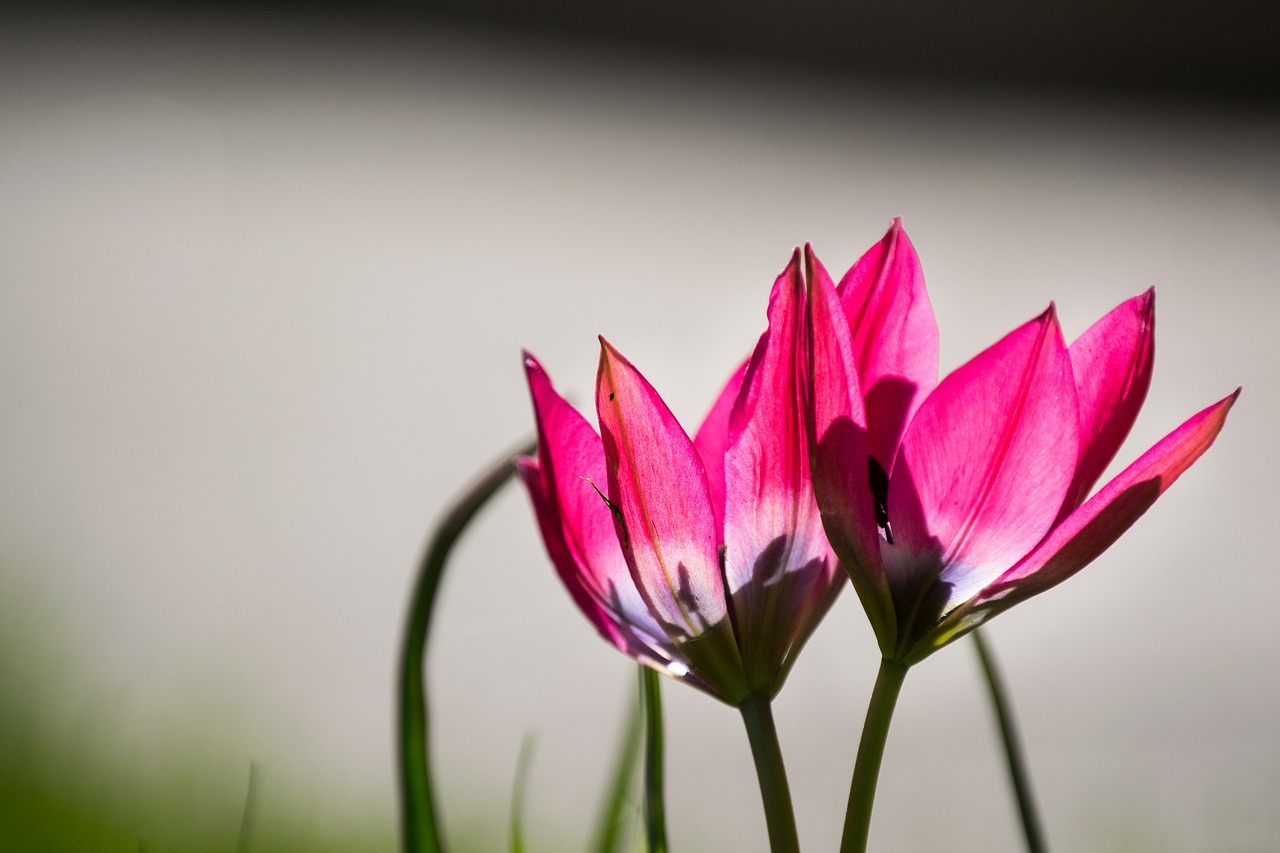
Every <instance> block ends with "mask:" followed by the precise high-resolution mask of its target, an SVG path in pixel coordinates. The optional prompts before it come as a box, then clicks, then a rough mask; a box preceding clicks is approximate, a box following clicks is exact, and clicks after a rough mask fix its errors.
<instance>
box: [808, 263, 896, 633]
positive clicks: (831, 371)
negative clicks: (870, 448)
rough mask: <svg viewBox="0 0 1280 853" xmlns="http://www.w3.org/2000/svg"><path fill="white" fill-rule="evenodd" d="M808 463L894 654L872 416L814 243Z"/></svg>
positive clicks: (840, 549) (831, 535)
mask: <svg viewBox="0 0 1280 853" xmlns="http://www.w3.org/2000/svg"><path fill="white" fill-rule="evenodd" d="M805 261H806V266H807V278H808V280H809V323H808V326H809V388H810V392H809V397H810V399H809V404H808V406H809V410H810V415H811V418H812V425H811V428H810V430H809V435H810V465H811V466H812V475H813V489H814V493H815V495H816V496H817V501H818V507H819V509H820V510H821V516H822V524H823V528H824V529H825V530H826V533H827V537H828V539H829V541H830V543H831V547H832V548H833V549H834V550H835V552H836V554H837V555H839V557H840V562H841V563H842V564H843V565H844V568H845V571H847V572H848V573H849V576H850V578H851V579H852V580H853V586H854V589H855V590H856V591H857V593H858V598H859V599H861V600H862V606H863V608H864V609H865V610H866V612H867V617H868V619H870V621H871V626H872V628H873V629H874V630H875V632H876V637H877V639H878V640H879V641H880V645H881V649H882V651H886V653H887V652H888V650H889V649H891V648H892V644H893V642H894V640H895V637H896V633H897V628H896V622H895V616H894V612H893V601H892V599H891V597H890V595H889V588H888V585H887V582H886V578H885V574H884V567H883V565H882V563H881V560H880V541H881V540H880V532H879V528H878V527H877V526H876V516H875V506H874V504H873V502H872V496H871V487H870V484H869V479H868V472H869V468H870V462H869V457H868V455H867V414H866V411H865V409H864V408H863V402H862V390H861V388H860V386H859V385H858V369H857V364H856V362H855V361H854V358H853V338H852V335H851V334H850V332H849V324H848V322H846V320H845V318H844V311H843V308H842V307H841V305H840V301H839V297H837V295H836V291H835V287H834V286H833V285H832V283H831V279H830V277H829V276H827V274H826V271H825V270H823V268H822V265H821V264H820V263H819V262H818V259H817V258H816V257H815V256H814V255H813V252H812V250H811V249H809V248H808V247H806V248H805Z"/></svg>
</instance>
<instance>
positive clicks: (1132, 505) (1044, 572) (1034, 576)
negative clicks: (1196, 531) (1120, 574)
mask: <svg viewBox="0 0 1280 853" xmlns="http://www.w3.org/2000/svg"><path fill="white" fill-rule="evenodd" d="M1239 396H1240V389H1239V388H1237V389H1236V390H1235V393H1233V394H1231V395H1230V396H1228V397H1225V398H1223V399H1222V400H1219V401H1218V402H1217V403H1214V404H1213V405H1212V406H1209V407H1208V408H1207V409H1204V410H1203V411H1201V412H1199V413H1197V414H1196V415H1194V416H1192V417H1191V418H1190V419H1188V420H1187V421H1186V422H1185V423H1183V424H1182V426H1180V427H1178V428H1177V429H1175V430H1174V431H1173V432H1171V433H1169V434H1168V435H1167V436H1165V437H1164V438H1162V439H1161V440H1160V441H1159V442H1157V443H1156V445H1155V446H1154V447H1152V448H1151V449H1150V450H1148V451H1147V452H1146V453H1144V454H1142V456H1141V457H1139V458H1138V460H1137V461H1136V462H1134V463H1133V464H1132V465H1130V466H1129V467H1128V468H1126V469H1125V470H1124V471H1122V472H1121V473H1120V474H1119V475H1117V476H1116V477H1115V479H1113V480H1112V481H1111V482H1109V483H1107V485H1105V486H1103V487H1102V489H1100V490H1099V491H1098V493H1097V494H1096V495H1094V496H1093V497H1092V498H1090V499H1089V500H1088V501H1086V502H1085V504H1084V505H1083V506H1081V507H1080V508H1079V509H1077V510H1076V511H1075V512H1073V513H1072V514H1071V515H1069V516H1068V517H1067V518H1066V520H1065V521H1063V522H1062V524H1060V525H1058V526H1057V527H1055V528H1054V529H1053V532H1051V533H1050V534H1049V535H1048V536H1047V537H1046V538H1045V540H1044V542H1042V543H1041V544H1040V545H1039V547H1037V548H1036V549H1035V550H1034V551H1032V552H1031V553H1030V554H1028V555H1027V557H1026V558H1025V559H1023V560H1022V561H1021V562H1020V563H1018V565H1016V566H1014V567H1013V568H1012V569H1010V570H1009V571H1007V572H1005V573H1004V574H1003V575H1002V576H1001V577H1000V578H999V579H998V580H997V581H996V582H995V583H993V584H991V585H990V586H988V587H987V588H986V589H984V590H983V591H982V592H981V594H980V595H978V596H977V597H976V599H975V602H974V603H975V605H976V606H977V607H980V608H987V607H992V608H995V609H998V610H1003V609H1005V608H1007V607H1011V606H1013V604H1015V603H1017V602H1019V601H1022V600H1024V599H1027V598H1030V597H1031V596H1033V595H1035V594H1036V593H1039V592H1042V591H1044V590H1046V589H1049V588H1050V587H1052V586H1056V585H1057V584H1059V583H1061V582H1062V581H1064V580H1066V579H1067V578H1069V577H1071V576H1072V575H1073V574H1075V573H1076V572H1078V571H1080V569H1082V568H1084V567H1085V566H1087V565H1088V564H1089V563H1091V562H1092V561H1093V560H1094V559H1095V558H1096V557H1097V556H1098V555H1099V554H1101V553H1102V552H1103V551H1105V550H1106V549H1107V548H1109V547H1111V544H1112V543H1113V542H1115V541H1116V540H1117V539H1119V538H1120V536H1121V534H1123V533H1124V532H1125V531H1126V530H1128V529H1129V528H1130V527H1131V526H1132V525H1133V523H1134V522H1135V521H1137V520H1138V519H1139V518H1140V517H1141V516H1142V514H1143V513H1144V512H1146V511H1147V510H1148V509H1149V508H1150V507H1151V505H1152V504H1153V503H1155V500H1156V498H1158V497H1159V496H1160V495H1162V494H1164V492H1165V490H1166V489H1168V488H1169V486H1171V485H1173V482H1174V481H1175V480H1177V479H1178V477H1180V476H1181V475H1182V473H1183V472H1184V471H1186V470H1187V469H1188V468H1190V467H1191V465H1192V463H1194V462H1195V461H1196V460H1197V459H1199V458H1200V456H1201V454H1203V453H1204V452H1205V451H1206V450H1208V449H1209V447H1210V446H1211V445H1212V444H1213V441H1214V439H1215V438H1217V437H1218V433H1219V432H1221V431H1222V427H1223V425H1224V424H1225V423H1226V420H1227V413H1228V412H1229V411H1231V407H1232V406H1233V405H1235V402H1236V398H1237V397H1239Z"/></svg>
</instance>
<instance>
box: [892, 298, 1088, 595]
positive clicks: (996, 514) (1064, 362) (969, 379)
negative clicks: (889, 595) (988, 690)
mask: <svg viewBox="0 0 1280 853" xmlns="http://www.w3.org/2000/svg"><path fill="white" fill-rule="evenodd" d="M1078 448H1079V427H1078V409H1077V403H1076V394H1075V380H1074V378H1073V376H1072V372H1071V362H1070V360H1069V357H1068V355H1067V350H1066V346H1065V345H1064V344H1063V341H1062V332H1061V330H1060V329H1059V328H1058V321H1057V317H1056V316H1055V314H1054V310H1053V307H1052V306H1050V307H1049V310H1047V311H1045V312H1044V314H1042V315H1041V316H1040V317H1038V318H1036V319H1035V320H1032V321H1030V322H1028V323H1026V324H1024V325H1022V326H1021V327H1019V328H1017V329H1015V330H1014V331H1012V332H1010V333H1009V334H1008V335H1006V336H1005V337H1004V338H1003V339H1002V340H1001V341H999V342H998V343H996V344H995V345H994V346H992V347H990V348H988V349H987V350H985V351H984V352H982V353H980V354H979V355H977V356H975V357H974V358H973V359H972V360H970V361H969V362H968V363H967V364H965V365H964V366H962V367H960V368H959V369H958V370H956V371H955V372H954V373H952V374H951V375H950V376H948V377H947V378H946V379H944V380H943V381H942V382H941V383H940V384H939V385H938V387H937V388H936V389H935V390H934V392H933V393H932V394H931V395H929V398H928V399H927V400H926V401H925V402H924V405H922V406H921V407H920V409H919V411H917V412H916V416H915V418H914V420H912V422H911V426H910V427H909V428H908V430H907V434H906V437H905V438H904V440H903V443H902V448H901V449H900V450H899V456H898V461H897V462H896V463H895V465H894V469H893V473H892V475H891V478H890V482H889V506H888V510H889V523H890V525H891V529H892V532H893V536H894V539H895V544H896V545H897V546H898V547H897V548H895V549H894V550H895V552H899V553H902V554H905V555H909V557H910V559H907V560H903V561H893V562H891V563H890V564H889V565H890V572H891V575H892V577H891V582H892V583H893V584H894V586H895V588H897V589H899V590H916V589H919V586H918V584H922V583H924V584H927V583H930V582H932V581H933V580H934V578H933V577H928V571H927V568H928V566H929V565H930V564H931V563H932V566H934V567H936V569H937V574H936V576H935V577H936V579H937V580H938V581H939V582H941V583H942V584H944V585H945V588H946V601H945V602H941V601H939V602H935V604H937V605H939V606H941V607H942V608H943V609H942V611H941V612H944V613H945V612H946V611H947V610H948V609H950V608H951V607H952V606H954V605H955V604H956V603H958V602H960V601H963V600H965V599H967V598H969V597H970V596H971V595H973V594H974V593H975V592H977V591H978V590H980V589H981V588H982V587H984V586H986V585H987V584H988V583H990V582H991V581H992V580H994V579H995V578H996V577H998V576H999V574H1000V573H1001V572H1003V571H1004V570H1005V569H1006V568H1008V567H1009V566H1010V565H1012V564H1013V563H1015V562H1017V561H1018V560H1019V559H1021V558H1022V557H1023V556H1024V555H1025V554H1026V553H1027V552H1028V551H1030V550H1031V548H1032V547H1034V546H1035V545H1036V543H1037V542H1039V541H1040V539H1041V538H1043V537H1044V535H1045V534H1046V533H1047V532H1048V531H1049V528H1050V526H1051V525H1052V524H1053V521H1054V519H1055V518H1056V517H1057V514H1058V510H1059V508H1060V507H1061V506H1062V500H1063V496H1064V495H1065V494H1066V490H1067V487H1068V485H1069V484H1070V482H1071V478H1072V475H1073V473H1074V471H1075V463H1076V459H1077V457H1078V452H1079V451H1078ZM926 555H930V559H926V560H922V559H921V557H922V556H926ZM908 574H914V575H916V576H907V575H908ZM922 574H923V575H924V576H920V575H922Z"/></svg>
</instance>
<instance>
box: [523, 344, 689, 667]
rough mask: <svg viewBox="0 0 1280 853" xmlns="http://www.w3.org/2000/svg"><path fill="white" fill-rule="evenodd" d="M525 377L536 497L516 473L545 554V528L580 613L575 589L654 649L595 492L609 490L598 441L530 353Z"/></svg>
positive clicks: (656, 634) (654, 633)
mask: <svg viewBox="0 0 1280 853" xmlns="http://www.w3.org/2000/svg"><path fill="white" fill-rule="evenodd" d="M525 374H526V376H527V378H528V382H529V393H530V395H531V396H532V398H533V408H534V417H535V420H536V421H537V426H538V469H539V472H540V482H541V485H540V487H539V490H537V491H535V489H534V488H533V487H532V486H531V485H530V480H529V479H528V475H527V473H526V472H524V471H522V476H524V478H525V486H526V488H528V489H529V494H530V497H531V498H532V499H533V503H534V508H535V511H536V512H537V513H538V521H539V524H540V525H542V527H543V537H544V540H545V541H546V542H547V550H548V551H549V552H552V551H554V550H555V547H553V540H552V536H551V534H552V532H551V531H549V530H548V527H547V526H548V525H549V524H550V525H553V526H555V527H557V530H556V531H555V538H557V539H558V540H559V543H560V545H561V546H562V547H563V548H564V554H563V556H560V557H558V556H557V555H556V554H555V553H552V554H551V558H552V562H553V563H554V564H555V566H556V570H557V572H559V574H560V577H561V580H563V582H564V583H565V586H566V587H568V588H569V592H570V594H571V595H572V596H573V597H574V600H575V601H577V602H578V604H579V606H580V607H583V605H582V602H581V601H580V600H579V596H578V593H577V592H575V588H580V589H581V590H583V591H585V592H586V593H587V594H589V595H590V596H591V598H592V600H593V601H594V602H595V604H596V605H597V606H598V607H600V608H603V609H604V610H605V611H606V612H607V613H608V614H610V617H609V618H610V619H612V620H613V621H615V622H618V623H629V624H631V625H633V626H635V628H636V630H637V631H639V632H640V633H641V634H642V635H644V636H646V637H650V638H654V639H653V642H663V641H664V640H660V639H658V638H665V636H666V635H665V632H664V631H663V629H662V627H661V626H660V625H659V624H658V622H657V620H655V619H654V618H653V616H652V615H651V614H650V613H649V608H648V606H647V605H646V604H645V602H644V600H643V599H642V598H641V596H640V593H639V592H638V591H637V590H636V586H635V582H634V581H633V580H632V578H631V572H630V570H629V569H628V568H627V561H626V559H625V558H624V557H623V554H622V549H621V548H620V547H619V545H618V535H617V533H616V531H615V530H614V524H613V515H612V513H610V511H609V505H608V503H606V501H605V499H604V497H603V496H602V495H601V494H600V492H598V491H597V488H599V489H604V488H606V486H607V482H606V476H605V462H604V448H603V447H602V446H601V443H600V437H599V436H598V435H596V432H595V430H594V429H592V428H591V425H590V424H589V423H587V421H586V419H585V418H583V417H582V415H581V414H579V413H578V411H577V410H576V409H574V408H573V406H571V405H569V403H568V402H567V401H566V400H565V399H564V398H563V397H561V396H560V394H559V393H557V392H556V390H555V388H554V387H553V386H552V384H551V380H550V379H549V378H548V377H547V374H546V372H545V371H544V370H543V369H542V365H540V364H539V363H538V361H537V359H535V358H534V357H533V356H531V355H528V354H526V355H525ZM570 575H573V576H574V577H573V578H571V577H570ZM583 612H585V613H587V615H588V618H590V619H591V620H592V623H593V624H596V625H597V628H598V627H599V624H598V621H597V619H596V618H595V617H593V616H592V614H591V613H590V612H588V610H587V608H586V607H583ZM611 639H612V638H611Z"/></svg>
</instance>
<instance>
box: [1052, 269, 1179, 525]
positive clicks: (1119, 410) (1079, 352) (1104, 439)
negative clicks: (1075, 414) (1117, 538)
mask: <svg viewBox="0 0 1280 853" xmlns="http://www.w3.org/2000/svg"><path fill="white" fill-rule="evenodd" d="M1155 307H1156V292H1155V288H1151V289H1150V290H1148V291H1147V292H1146V293H1144V294H1142V295H1141V296H1135V297H1134V298H1132V299H1130V300H1128V301H1127V302H1124V303H1122V304H1121V305H1119V306H1118V307H1116V308H1115V309H1113V310H1112V311H1111V312H1110V313H1108V314H1107V315H1106V316H1105V317H1103V318H1102V319H1101V320H1099V321H1098V322H1096V323H1094V324H1093V325H1092V326H1090V327H1089V329H1088V331H1086V332H1085V333H1084V334H1083V335H1081V336H1080V337H1079V338H1077V339H1076V340H1075V342H1074V343H1072V344H1071V347H1070V349H1069V350H1068V352H1069V353H1070V354H1071V368H1072V371H1073V372H1074V373H1075V377H1076V392H1077V394H1078V397H1079V402H1080V449H1081V456H1080V462H1079V464H1078V465H1077V467H1076V476H1075V479H1074V480H1073V481H1072V483H1071V488H1070V489H1069V490H1068V491H1067V499H1066V501H1065V502H1064V504H1063V506H1062V511H1061V513H1060V514H1059V518H1065V517H1066V516H1067V515H1069V514H1070V513H1071V511H1072V510H1074V509H1075V508H1076V507H1078V506H1079V505H1080V504H1081V503H1082V502H1083V501H1084V499H1085V498H1086V497H1088V495H1089V490H1090V489H1092V488H1093V486H1094V484H1095V483H1097V482H1098V478H1099V477H1101V476H1102V472H1103V471H1104V470H1106V467H1107V466H1108V465H1110V464H1111V460H1112V459H1114V458H1115V455H1116V451H1118V450H1119V449H1120V445H1121V444H1122V443H1123V442H1124V440H1125V437H1126V436H1128V435H1129V430H1130V429H1131V428H1132V427H1133V422H1134V421H1135V420H1137V417H1138V410H1139V409H1141V408H1142V402H1143V401H1144V400H1145V399H1146V398H1147V389H1148V388H1150V387H1151V365H1152V362H1153V360H1154V358H1155V319H1156V318H1155Z"/></svg>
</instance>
